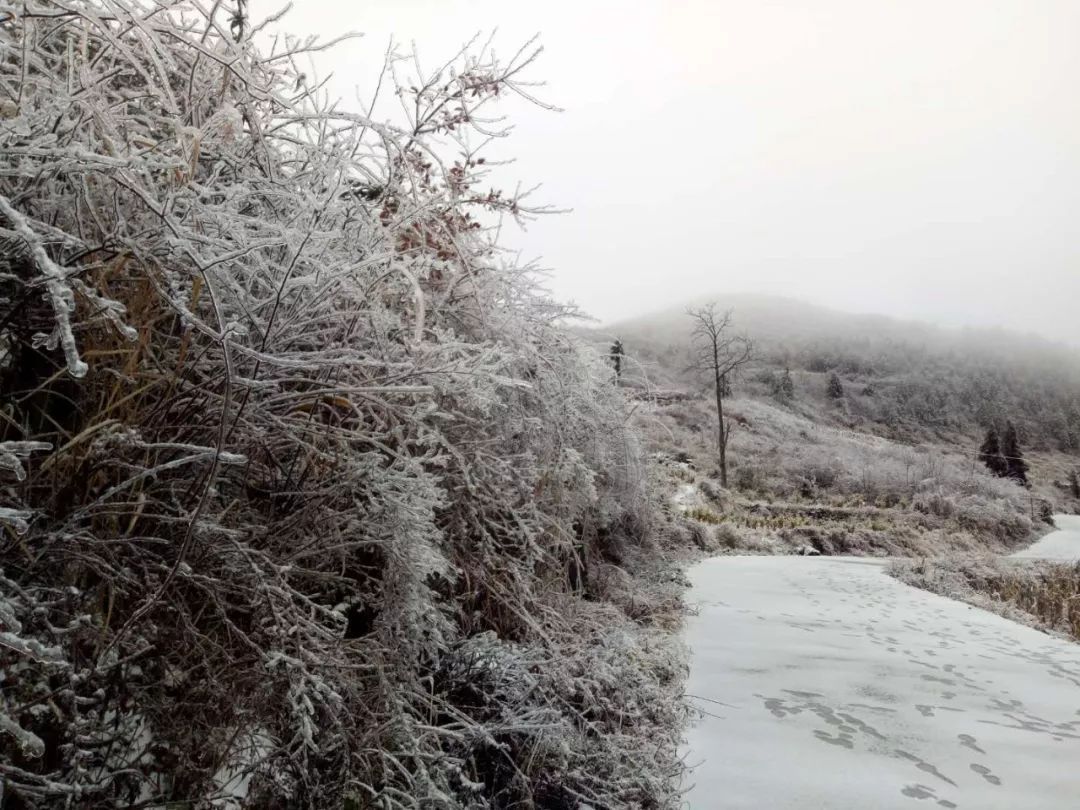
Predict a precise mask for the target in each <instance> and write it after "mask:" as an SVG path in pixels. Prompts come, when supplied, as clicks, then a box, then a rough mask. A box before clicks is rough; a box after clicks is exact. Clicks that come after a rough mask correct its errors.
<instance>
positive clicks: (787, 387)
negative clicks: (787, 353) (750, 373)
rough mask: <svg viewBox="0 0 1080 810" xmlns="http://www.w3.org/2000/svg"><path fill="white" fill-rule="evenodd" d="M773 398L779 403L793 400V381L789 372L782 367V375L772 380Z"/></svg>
mask: <svg viewBox="0 0 1080 810" xmlns="http://www.w3.org/2000/svg"><path fill="white" fill-rule="evenodd" d="M773 396H774V397H776V398H777V399H778V400H780V401H781V402H785V403H786V402H791V400H792V399H794V398H795V381H794V380H792V379H791V370H790V369H789V368H788V367H787V366H784V373H783V374H781V375H780V376H779V377H774V378H773Z"/></svg>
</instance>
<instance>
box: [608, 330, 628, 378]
mask: <svg viewBox="0 0 1080 810" xmlns="http://www.w3.org/2000/svg"><path fill="white" fill-rule="evenodd" d="M625 353H626V352H624V351H623V345H622V341H621V340H619V339H618V338H615V342H614V343H612V344H611V363H612V365H614V366H615V383H616V384H618V383H619V382H620V381H621V380H622V359H623V355H624V354H625Z"/></svg>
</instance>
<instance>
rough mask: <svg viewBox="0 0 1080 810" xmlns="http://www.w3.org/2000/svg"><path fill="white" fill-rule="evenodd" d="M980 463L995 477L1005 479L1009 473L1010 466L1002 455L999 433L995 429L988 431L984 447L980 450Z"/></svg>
mask: <svg viewBox="0 0 1080 810" xmlns="http://www.w3.org/2000/svg"><path fill="white" fill-rule="evenodd" d="M979 461H981V462H982V463H983V464H985V465H986V468H987V469H988V470H990V472H992V473H993V474H994V475H997V476H1000V477H1004V476H1005V475H1006V474H1007V471H1008V465H1007V464H1006V462H1005V459H1004V458H1002V455H1001V442H1000V441H999V440H998V434H997V431H996V430H995V429H994V428H990V430H988V431H986V438H985V439H983V443H982V447H980V448H979Z"/></svg>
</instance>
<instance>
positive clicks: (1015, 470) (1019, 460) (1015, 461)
mask: <svg viewBox="0 0 1080 810" xmlns="http://www.w3.org/2000/svg"><path fill="white" fill-rule="evenodd" d="M1001 454H1002V455H1003V456H1004V457H1005V475H1006V476H1008V477H1009V478H1012V479H1013V480H1015V481H1017V482H1019V483H1021V484H1026V483H1027V471H1028V465H1027V462H1026V461H1024V454H1023V453H1022V452H1021V450H1020V438H1019V436H1017V433H1016V425H1014V424H1013V423H1012V422H1008V423H1007V424H1006V425H1005V438H1004V439H1003V440H1002V443H1001Z"/></svg>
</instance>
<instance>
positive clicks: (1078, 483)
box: [1069, 469, 1080, 499]
mask: <svg viewBox="0 0 1080 810" xmlns="http://www.w3.org/2000/svg"><path fill="white" fill-rule="evenodd" d="M1069 490H1070V491H1071V492H1072V496H1073V497H1074V498H1078V499H1080V475H1078V474H1077V472H1076V470H1075V469H1073V470H1069Z"/></svg>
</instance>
